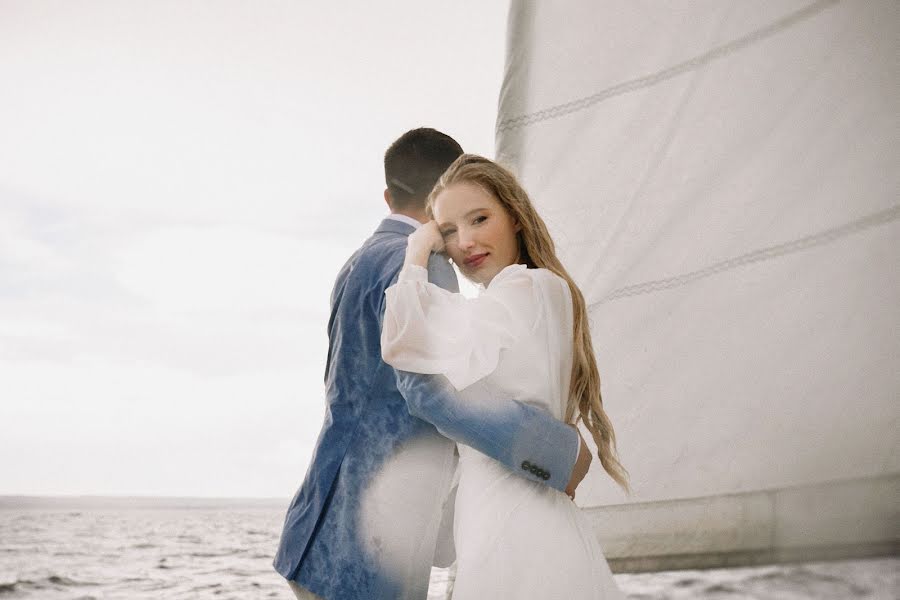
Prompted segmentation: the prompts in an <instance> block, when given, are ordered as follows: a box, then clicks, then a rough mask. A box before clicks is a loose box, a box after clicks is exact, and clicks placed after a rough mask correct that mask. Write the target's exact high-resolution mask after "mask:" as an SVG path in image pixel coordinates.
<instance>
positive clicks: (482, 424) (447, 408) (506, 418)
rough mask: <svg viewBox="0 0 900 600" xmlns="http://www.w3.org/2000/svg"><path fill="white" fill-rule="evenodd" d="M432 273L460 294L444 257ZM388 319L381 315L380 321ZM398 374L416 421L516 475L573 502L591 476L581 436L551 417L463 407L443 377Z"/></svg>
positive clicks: (509, 408)
mask: <svg viewBox="0 0 900 600" xmlns="http://www.w3.org/2000/svg"><path fill="white" fill-rule="evenodd" d="M428 272H429V279H430V280H431V281H432V283H435V284H436V285H439V286H441V287H443V288H444V289H448V290H450V291H454V292H456V291H458V290H459V287H458V283H457V281H456V274H455V273H454V271H453V268H452V267H451V266H450V265H449V263H447V261H446V260H445V259H443V258H442V257H438V256H436V255H432V257H431V260H429V265H428ZM383 316H384V314H383V311H382V313H381V314H380V315H379V318H383ZM396 373H397V387H398V389H399V390H400V393H401V394H403V397H404V398H405V399H406V403H407V406H408V407H409V412H410V413H411V414H412V415H414V416H416V417H419V418H420V419H423V420H425V421H428V422H429V423H431V424H433V425H434V426H435V427H436V428H437V429H438V430H439V431H440V432H441V433H442V434H443V435H445V436H446V437H448V438H450V439H452V440H454V441H456V442H459V443H462V444H465V445H467V446H470V447H472V448H474V449H476V450H478V451H479V452H481V453H482V454H485V455H487V456H490V457H492V458H494V459H495V460H497V461H499V462H500V463H501V464H503V465H504V466H506V467H507V468H508V469H510V470H511V471H513V472H514V473H518V474H519V475H521V476H523V477H525V478H527V479H531V480H533V481H539V482H541V483H546V484H547V485H549V486H550V487H553V488H556V489H558V490H561V491H566V492H567V493H569V495H570V496H571V495H573V494H574V490H575V487H576V486H577V485H578V483H579V482H580V481H581V480H582V479H583V478H584V476H585V474H586V473H587V469H588V467H589V465H590V459H591V455H590V451H588V449H587V446H586V445H585V444H584V442H583V441H582V439H581V436H580V435H579V434H578V432H577V430H576V429H575V428H574V427H572V426H570V425H567V424H565V423H563V422H561V421H559V420H557V419H555V418H554V417H553V416H552V415H551V414H550V413H549V412H547V411H545V410H543V409H540V408H537V407H534V406H531V405H529V404H524V403H522V402H519V401H518V400H509V401H508V402H507V403H505V405H504V406H502V407H500V408H499V409H498V407H497V405H496V402H493V403H491V405H490V406H486V405H483V404H481V403H479V402H473V401H468V402H463V401H462V399H461V398H460V397H459V395H458V394H457V392H456V389H455V388H453V386H452V385H451V384H450V382H449V381H448V380H447V379H446V378H445V377H444V376H442V375H424V374H420V373H410V372H407V371H400V370H397V371H396ZM476 385H478V384H476Z"/></svg>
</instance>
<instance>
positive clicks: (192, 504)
mask: <svg viewBox="0 0 900 600" xmlns="http://www.w3.org/2000/svg"><path fill="white" fill-rule="evenodd" d="M286 504H287V502H286V501H285V502H284V503H283V505H282V503H273V502H250V501H228V500H196V499H181V500H178V499H116V500H110V499H66V500H57V499H52V500H51V499H37V500H36V499H12V498H5V499H2V500H0V600H7V599H9V600H12V599H18V598H22V599H34V600H91V599H96V600H101V599H103V600H107V599H123V600H143V599H149V598H153V599H160V598H165V599H181V598H183V599H186V600H187V599H191V600H206V599H209V600H212V599H218V600H224V599H228V598H236V599H237V598H240V599H242V600H246V599H254V598H280V599H284V600H291V599H292V598H293V594H291V592H290V591H289V590H288V588H287V586H286V584H285V582H284V580H283V579H282V578H281V576H280V575H278V574H277V573H275V571H274V570H273V569H272V559H273V557H274V553H275V548H276V547H277V542H278V535H279V533H280V531H281V524H282V520H283V518H284V509H285V507H286ZM898 573H900V558H897V557H887V558H876V559H866V560H852V561H837V562H823V563H806V564H794V565H775V566H767V567H754V568H741V569H712V570H703V571H670V572H662V573H642V574H624V573H621V574H616V575H615V578H616V581H617V582H618V584H619V586H620V587H621V588H622V590H623V591H624V592H625V593H626V594H627V595H628V597H629V598H633V599H638V598H640V599H663V598H671V599H680V598H704V599H720V598H728V599H729V600H739V599H768V598H773V599H784V600H794V599H796V600H801V599H802V600H806V599H809V600H812V599H816V600H831V599H844V598H867V599H872V600H882V599H884V600H896V599H897V598H900V574H898ZM448 579H449V573H448V572H447V571H445V570H438V569H436V570H434V572H433V575H432V585H431V591H430V594H429V598H433V599H438V598H444V597H445V595H446V594H445V590H446V588H447V584H448Z"/></svg>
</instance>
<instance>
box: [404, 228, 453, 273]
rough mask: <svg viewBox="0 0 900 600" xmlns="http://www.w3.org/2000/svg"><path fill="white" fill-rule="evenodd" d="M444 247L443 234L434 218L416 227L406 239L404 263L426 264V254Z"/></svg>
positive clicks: (422, 265) (441, 249)
mask: <svg viewBox="0 0 900 600" xmlns="http://www.w3.org/2000/svg"><path fill="white" fill-rule="evenodd" d="M443 249H444V236H442V235H441V230H440V229H438V226H437V223H436V222H435V221H434V220H431V221H428V222H427V223H425V224H423V225H422V226H421V227H419V228H418V229H416V230H415V231H414V232H412V234H410V236H409V238H408V239H407V241H406V264H414V265H419V266H421V267H427V266H428V256H429V255H430V254H431V253H432V252H441V251H443Z"/></svg>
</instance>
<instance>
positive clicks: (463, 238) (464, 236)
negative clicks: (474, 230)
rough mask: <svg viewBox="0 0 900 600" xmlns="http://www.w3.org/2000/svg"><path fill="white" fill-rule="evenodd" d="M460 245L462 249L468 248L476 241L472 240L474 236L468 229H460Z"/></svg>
mask: <svg viewBox="0 0 900 600" xmlns="http://www.w3.org/2000/svg"><path fill="white" fill-rule="evenodd" d="M458 243H459V247H460V248H461V249H462V250H468V249H469V248H471V247H472V246H473V245H474V243H475V242H474V241H473V240H472V236H471V235H469V232H467V231H460V232H459V238H458Z"/></svg>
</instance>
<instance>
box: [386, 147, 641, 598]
mask: <svg viewBox="0 0 900 600" xmlns="http://www.w3.org/2000/svg"><path fill="white" fill-rule="evenodd" d="M428 211H429V216H431V217H432V218H433V220H432V221H430V222H429V223H427V224H425V225H423V226H422V227H421V228H419V229H418V230H417V231H416V232H415V233H413V235H411V236H410V237H409V242H408V246H407V252H406V261H405V263H404V266H403V269H402V270H401V272H400V276H399V278H398V282H397V283H396V284H395V285H393V286H391V287H390V288H388V289H387V290H386V292H385V293H386V295H387V298H386V299H387V304H386V309H385V316H384V325H383V329H382V339H381V344H382V356H383V358H384V360H385V361H386V362H388V363H389V364H391V365H393V366H395V367H397V368H399V369H403V370H406V371H415V372H420V373H441V374H443V375H445V376H446V377H447V378H448V379H449V381H450V382H451V383H452V384H453V386H454V387H455V388H456V389H457V390H459V391H460V394H461V396H463V398H464V399H465V400H466V401H472V402H488V403H490V402H491V399H492V398H510V397H512V398H515V399H517V400H520V401H522V402H527V403H531V404H534V405H537V406H542V407H544V408H546V409H547V410H549V411H551V413H552V414H553V415H554V416H556V417H557V418H559V419H563V420H565V421H566V422H568V423H573V422H575V417H576V415H577V418H578V419H580V420H582V421H583V423H584V424H585V426H586V427H587V429H588V430H589V431H590V432H591V434H592V436H593V438H594V440H595V441H596V443H597V446H598V449H599V458H600V462H601V464H602V465H603V467H604V469H605V470H606V471H607V473H609V475H610V476H611V477H612V478H613V479H614V480H615V481H616V482H617V483H619V485H621V486H622V487H623V488H624V489H625V490H626V491H629V490H628V482H627V472H626V471H625V469H624V468H623V467H622V465H621V464H620V463H619V461H618V460H617V458H616V455H615V434H614V432H613V428H612V425H611V424H610V422H609V419H608V418H607V416H606V413H605V412H604V410H603V407H602V403H601V397H600V379H599V376H598V374H597V367H596V363H595V359H594V352H593V347H592V345H591V338H590V331H589V329H588V321H587V311H586V308H585V302H584V298H583V296H582V295H581V292H580V291H579V290H578V288H577V286H576V285H575V283H574V282H573V281H572V279H571V277H569V275H568V274H567V273H566V271H565V269H564V268H563V267H562V265H561V264H560V262H559V259H557V257H556V254H555V251H554V247H553V242H552V240H551V239H550V235H549V233H548V231H547V228H546V226H545V225H544V222H543V221H542V220H541V218H540V217H539V216H538V214H537V213H536V212H535V210H534V207H533V206H532V205H531V202H530V201H529V199H528V196H527V194H526V193H525V191H524V190H523V189H522V187H521V186H520V185H519V184H518V183H517V182H516V180H515V178H514V177H513V176H512V174H510V173H509V172H508V171H507V170H505V169H504V168H502V167H500V166H499V165H497V164H496V163H494V162H492V161H490V160H488V159H486V158H482V157H480V156H474V155H468V154H464V155H463V156H461V157H459V158H458V159H457V160H456V161H455V162H454V163H453V164H452V165H451V166H450V167H449V168H448V170H447V171H446V173H444V175H443V176H442V177H441V179H440V181H439V182H438V184H437V185H436V186H435V188H434V190H433V191H432V193H431V195H430V196H429V202H428ZM432 251H444V252H446V253H447V254H448V255H449V256H450V258H451V259H452V260H453V262H454V263H456V265H457V266H458V267H459V269H460V271H461V272H462V273H463V275H465V276H466V277H467V278H468V279H470V280H472V281H474V282H476V283H479V284H482V285H484V286H485V290H484V291H483V293H482V294H481V295H480V296H479V297H478V298H475V299H466V298H464V297H463V296H461V295H459V294H453V293H450V292H447V291H446V290H443V289H441V288H440V287H438V286H435V285H433V284H430V283H428V282H427V271H426V269H425V266H426V264H427V260H428V256H429V254H430V253H431V252H432ZM459 455H460V480H459V488H458V490H457V497H456V509H455V521H454V540H455V544H456V555H457V574H456V581H455V584H454V593H453V597H454V600H470V599H471V600H480V599H483V598H510V599H513V598H515V599H527V598H535V599H542V600H543V599H551V598H560V599H565V600H578V599H597V600H601V599H602V600H606V599H608V598H623V595H622V593H621V592H620V591H619V589H618V588H617V586H616V584H615V581H614V580H613V578H612V574H611V572H610V570H609V566H608V565H607V563H606V559H605V558H604V556H603V554H602V551H601V549H600V546H599V544H598V543H597V540H596V538H595V536H594V533H593V531H592V530H591V526H590V524H589V523H588V521H587V519H586V518H585V516H584V515H583V514H582V512H581V511H580V509H579V508H578V507H577V506H576V505H575V504H574V503H573V502H572V501H571V500H570V499H569V498H568V497H566V495H565V494H563V493H561V492H559V491H557V490H555V489H552V488H549V487H547V486H544V485H541V484H540V483H537V482H533V481H529V480H527V479H524V478H522V477H519V476H517V475H515V474H513V473H511V472H510V471H508V470H506V469H505V468H503V467H502V466H501V465H500V464H499V463H497V462H496V461H494V460H492V459H490V458H488V457H487V456H484V455H482V454H480V453H479V452H477V451H475V450H473V449H472V448H469V447H466V446H463V445H460V447H459Z"/></svg>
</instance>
